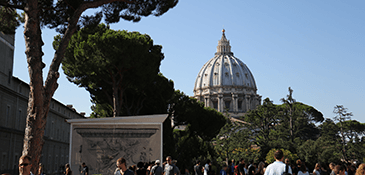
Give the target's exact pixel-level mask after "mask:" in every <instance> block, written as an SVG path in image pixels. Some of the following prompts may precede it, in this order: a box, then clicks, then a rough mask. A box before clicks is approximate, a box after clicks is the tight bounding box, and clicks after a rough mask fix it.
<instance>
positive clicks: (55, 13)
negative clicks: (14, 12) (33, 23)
mask: <svg viewBox="0 0 365 175" xmlns="http://www.w3.org/2000/svg"><path fill="white" fill-rule="evenodd" d="M87 3H88V4H89V6H91V7H89V8H95V7H99V6H100V7H101V8H98V9H96V13H95V15H84V16H81V20H80V21H79V24H78V25H79V28H81V27H85V26H96V25H97V24H99V22H100V20H101V19H102V18H103V17H104V20H105V21H106V22H107V23H108V24H109V23H117V22H119V21H120V19H124V20H127V21H133V22H138V21H140V20H141V18H142V17H147V16H150V15H154V16H160V15H162V14H164V13H165V12H167V11H168V10H169V9H171V8H173V7H175V6H176V4H177V3H178V0H164V1H159V0H150V1H144V0H135V1H116V2H113V3H110V1H106V0H105V1H98V3H90V1H86V0H59V1H52V0H42V1H38V6H39V7H41V10H40V11H39V16H40V25H41V26H47V27H49V28H56V30H57V31H58V32H60V33H64V32H65V30H66V28H67V25H68V24H69V22H70V19H71V18H73V15H75V12H77V10H79V9H81V8H85V5H86V4H87ZM26 5H27V1H23V0H7V1H0V6H4V7H6V8H15V9H20V10H24V8H25V6H26ZM84 10H86V9H84ZM4 17H6V18H5V19H7V20H8V19H9V18H11V19H13V18H12V16H11V17H8V16H4ZM1 21H3V20H1ZM9 21H10V20H9ZM18 21H19V20H18ZM5 29H6V28H5ZM5 29H4V28H0V30H1V31H4V30H5Z"/></svg>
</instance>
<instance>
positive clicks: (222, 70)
mask: <svg viewBox="0 0 365 175" xmlns="http://www.w3.org/2000/svg"><path fill="white" fill-rule="evenodd" d="M194 98H196V99H198V100H199V101H202V102H204V104H205V106H206V107H211V108H214V109H216V110H218V111H219V112H222V113H224V112H226V111H227V112H228V113H229V114H230V116H232V117H239V116H243V115H244V114H245V113H247V112H248V111H249V110H252V109H256V107H257V106H258V105H260V104H261V96H260V95H258V94H257V86H256V82H255V79H254V77H253V75H252V73H251V71H250V70H249V69H248V67H247V65H246V64H245V63H243V62H242V61H241V60H239V59H238V58H236V57H235V56H234V55H233V52H231V46H230V43H229V40H227V38H226V35H225V30H222V38H221V39H220V40H219V41H218V46H217V52H216V53H215V56H214V57H213V58H212V59H210V60H209V61H208V62H206V63H205V64H204V65H203V67H202V68H201V69H200V71H199V74H198V76H197V78H196V80H195V86H194Z"/></svg>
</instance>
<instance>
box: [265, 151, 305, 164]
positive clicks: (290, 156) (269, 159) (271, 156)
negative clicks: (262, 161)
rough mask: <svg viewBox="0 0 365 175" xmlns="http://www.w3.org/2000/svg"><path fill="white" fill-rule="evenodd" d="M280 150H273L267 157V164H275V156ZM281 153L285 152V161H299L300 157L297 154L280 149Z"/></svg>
mask: <svg viewBox="0 0 365 175" xmlns="http://www.w3.org/2000/svg"><path fill="white" fill-rule="evenodd" d="M277 150H278V149H275V148H274V149H271V150H270V151H269V152H268V153H267V155H266V162H267V163H273V162H274V161H275V157H274V154H275V152H276V151H277ZM280 150H281V151H283V153H284V159H285V158H288V159H289V160H290V161H294V160H297V159H298V155H297V154H293V153H291V152H290V151H289V150H285V149H280Z"/></svg>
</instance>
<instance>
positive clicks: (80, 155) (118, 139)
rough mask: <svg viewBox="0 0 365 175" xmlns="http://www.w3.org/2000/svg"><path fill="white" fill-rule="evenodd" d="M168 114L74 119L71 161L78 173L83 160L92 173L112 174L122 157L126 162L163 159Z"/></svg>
mask: <svg viewBox="0 0 365 175" xmlns="http://www.w3.org/2000/svg"><path fill="white" fill-rule="evenodd" d="M166 117H167V114H163V115H149V116H132V117H115V118H102V119H71V120H67V122H69V123H70V124H71V128H70V133H71V137H70V143H71V144H70V156H69V158H70V165H71V169H72V171H73V173H74V174H79V173H78V172H80V170H81V164H82V163H83V162H85V163H86V165H87V166H88V167H89V173H90V175H92V174H102V175H104V174H105V175H106V174H108V175H110V174H113V173H114V171H115V169H116V160H117V159H119V158H120V157H123V158H125V159H126V161H127V166H130V165H135V164H137V163H138V162H150V161H154V160H156V159H160V160H162V145H163V144H162V133H163V132H162V129H163V128H162V126H163V125H162V123H163V121H164V120H165V119H166Z"/></svg>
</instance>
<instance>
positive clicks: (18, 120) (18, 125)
mask: <svg viewBox="0 0 365 175" xmlns="http://www.w3.org/2000/svg"><path fill="white" fill-rule="evenodd" d="M21 118H22V110H21V109H19V111H18V116H16V122H15V129H20V123H21Z"/></svg>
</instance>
